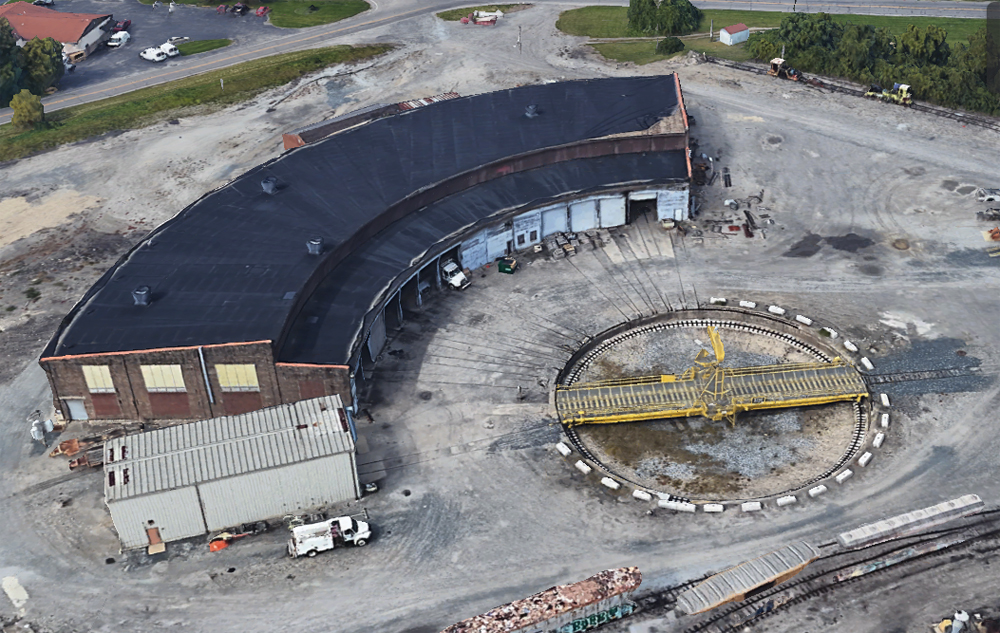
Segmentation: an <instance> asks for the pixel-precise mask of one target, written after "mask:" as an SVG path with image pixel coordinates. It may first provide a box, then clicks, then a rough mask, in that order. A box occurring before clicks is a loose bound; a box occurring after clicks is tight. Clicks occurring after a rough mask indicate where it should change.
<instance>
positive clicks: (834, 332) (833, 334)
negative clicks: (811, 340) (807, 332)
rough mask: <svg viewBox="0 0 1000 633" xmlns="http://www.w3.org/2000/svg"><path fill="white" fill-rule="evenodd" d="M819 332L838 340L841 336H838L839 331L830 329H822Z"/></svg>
mask: <svg viewBox="0 0 1000 633" xmlns="http://www.w3.org/2000/svg"><path fill="white" fill-rule="evenodd" d="M819 331H820V333H821V334H826V335H827V336H829V337H830V338H837V337H838V336H840V335H839V334H837V330H831V329H830V328H828V327H822V328H820V329H819Z"/></svg>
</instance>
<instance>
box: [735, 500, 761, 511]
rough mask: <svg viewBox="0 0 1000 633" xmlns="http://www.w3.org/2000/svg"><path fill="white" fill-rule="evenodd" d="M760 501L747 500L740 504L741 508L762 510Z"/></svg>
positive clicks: (744, 509)
mask: <svg viewBox="0 0 1000 633" xmlns="http://www.w3.org/2000/svg"><path fill="white" fill-rule="evenodd" d="M760 508H761V505H760V501H747V502H746V503H744V504H743V505H741V506H740V510H743V511H744V512H760Z"/></svg>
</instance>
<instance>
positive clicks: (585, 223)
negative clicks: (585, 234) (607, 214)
mask: <svg viewBox="0 0 1000 633" xmlns="http://www.w3.org/2000/svg"><path fill="white" fill-rule="evenodd" d="M569 215H570V229H571V230H572V231H573V232H574V233H579V232H581V231H587V230H589V229H592V228H594V227H596V226H597V200H584V201H583V202H577V203H574V204H571V205H569Z"/></svg>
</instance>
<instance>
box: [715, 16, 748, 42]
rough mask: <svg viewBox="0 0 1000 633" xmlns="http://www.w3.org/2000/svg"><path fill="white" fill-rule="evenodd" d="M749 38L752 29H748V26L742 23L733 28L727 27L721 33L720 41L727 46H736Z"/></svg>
mask: <svg viewBox="0 0 1000 633" xmlns="http://www.w3.org/2000/svg"><path fill="white" fill-rule="evenodd" d="M748 37H750V29H748V28H747V25H746V24H743V23H742V22H740V23H739V24H734V25H732V26H727V27H726V28H724V29H722V30H721V31H719V41H720V42H722V43H723V44H725V45H726V46H732V45H734V44H739V43H740V42H745V41H747V38H748Z"/></svg>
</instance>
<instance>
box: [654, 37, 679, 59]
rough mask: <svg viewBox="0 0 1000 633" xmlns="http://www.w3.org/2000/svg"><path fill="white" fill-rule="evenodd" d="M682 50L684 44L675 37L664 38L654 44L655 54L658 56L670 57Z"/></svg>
mask: <svg viewBox="0 0 1000 633" xmlns="http://www.w3.org/2000/svg"><path fill="white" fill-rule="evenodd" d="M682 50H684V42H682V41H680V40H679V39H678V38H676V37H665V38H663V39H662V40H660V41H659V42H657V43H656V52H657V54H659V55H672V54H673V53H678V52H680V51H682Z"/></svg>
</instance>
